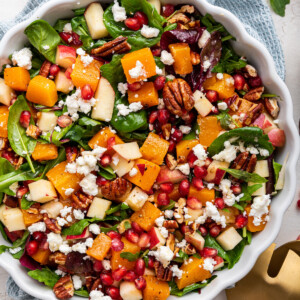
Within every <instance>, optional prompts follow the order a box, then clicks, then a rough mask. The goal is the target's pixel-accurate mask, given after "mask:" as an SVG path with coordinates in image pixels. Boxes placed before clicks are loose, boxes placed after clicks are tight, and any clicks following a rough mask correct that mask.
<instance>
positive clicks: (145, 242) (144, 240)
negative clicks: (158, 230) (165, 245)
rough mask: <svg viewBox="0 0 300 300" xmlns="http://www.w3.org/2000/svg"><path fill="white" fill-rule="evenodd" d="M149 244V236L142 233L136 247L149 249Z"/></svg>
mask: <svg viewBox="0 0 300 300" xmlns="http://www.w3.org/2000/svg"><path fill="white" fill-rule="evenodd" d="M149 243H150V235H149V234H148V233H142V234H141V236H140V239H139V241H138V246H139V247H140V248H147V247H149Z"/></svg>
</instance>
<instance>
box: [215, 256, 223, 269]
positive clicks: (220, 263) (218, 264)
mask: <svg viewBox="0 0 300 300" xmlns="http://www.w3.org/2000/svg"><path fill="white" fill-rule="evenodd" d="M214 261H215V262H216V264H215V265H214V270H218V269H220V268H222V267H224V259H223V258H222V257H221V256H218V255H217V256H216V257H214Z"/></svg>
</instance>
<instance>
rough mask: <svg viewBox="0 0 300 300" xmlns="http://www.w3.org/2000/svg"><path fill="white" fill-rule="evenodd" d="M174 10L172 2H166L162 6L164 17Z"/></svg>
mask: <svg viewBox="0 0 300 300" xmlns="http://www.w3.org/2000/svg"><path fill="white" fill-rule="evenodd" d="M174 12H175V6H174V5H173V4H166V5H164V6H163V7H162V13H163V16H164V17H165V18H167V17H170V16H171V15H172V14H173V13H174Z"/></svg>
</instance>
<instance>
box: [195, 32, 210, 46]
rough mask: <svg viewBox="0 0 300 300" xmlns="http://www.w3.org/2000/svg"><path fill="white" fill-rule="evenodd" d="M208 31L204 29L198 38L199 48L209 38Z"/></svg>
mask: <svg viewBox="0 0 300 300" xmlns="http://www.w3.org/2000/svg"><path fill="white" fill-rule="evenodd" d="M210 36H211V35H210V33H209V32H208V31H207V30H204V31H203V33H202V35H201V37H200V38H199V40H198V46H199V48H203V47H204V46H205V44H206V42H207V41H208V40H209V39H210Z"/></svg>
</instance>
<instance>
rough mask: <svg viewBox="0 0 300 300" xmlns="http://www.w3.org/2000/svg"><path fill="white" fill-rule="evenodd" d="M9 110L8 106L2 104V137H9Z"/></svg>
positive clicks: (0, 121)
mask: <svg viewBox="0 0 300 300" xmlns="http://www.w3.org/2000/svg"><path fill="white" fill-rule="evenodd" d="M8 115H9V110H8V107H7V106H0V137H1V138H7V122H8Z"/></svg>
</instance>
